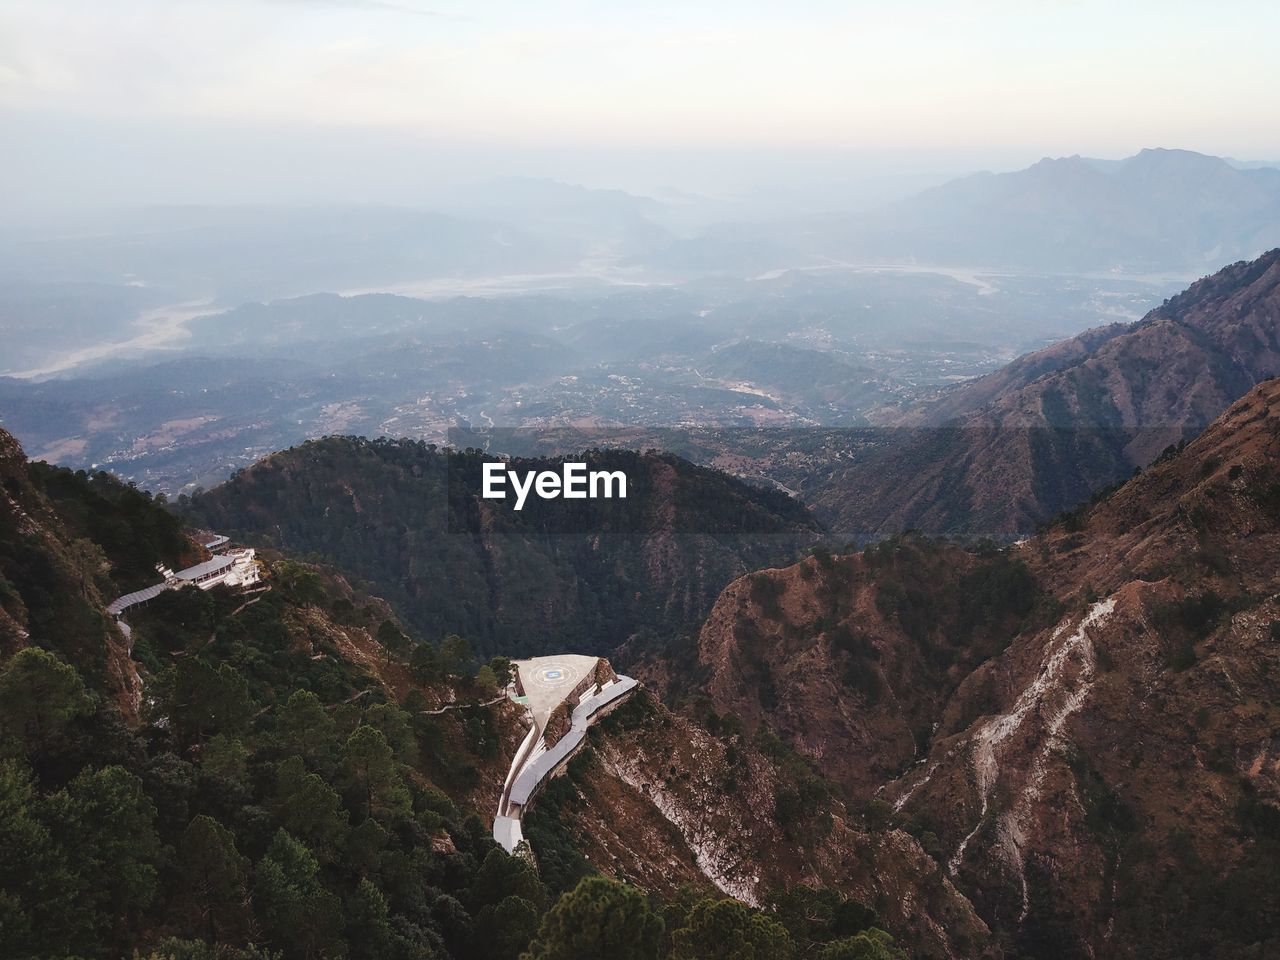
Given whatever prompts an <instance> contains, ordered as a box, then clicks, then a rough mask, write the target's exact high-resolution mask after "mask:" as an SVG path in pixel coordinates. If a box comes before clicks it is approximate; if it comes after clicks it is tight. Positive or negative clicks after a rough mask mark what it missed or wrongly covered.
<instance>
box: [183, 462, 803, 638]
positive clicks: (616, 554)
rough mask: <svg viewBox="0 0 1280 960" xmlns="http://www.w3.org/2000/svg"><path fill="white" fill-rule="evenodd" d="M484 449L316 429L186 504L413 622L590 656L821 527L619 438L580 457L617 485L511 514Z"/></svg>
mask: <svg viewBox="0 0 1280 960" xmlns="http://www.w3.org/2000/svg"><path fill="white" fill-rule="evenodd" d="M484 459H485V458H484V457H482V456H481V455H480V454H479V453H478V452H446V451H439V450H436V449H435V447H434V446H429V445H426V444H422V443H417V442H414V441H390V440H377V441H366V440H357V439H351V438H328V439H325V440H321V441H316V442H312V443H307V444H304V445H302V446H300V447H296V448H293V449H291V450H287V451H284V452H282V453H279V454H275V455H273V456H271V457H268V458H267V459H265V460H263V461H262V462H260V463H258V464H257V465H255V466H253V467H251V468H250V469H248V470H246V471H244V472H243V473H241V474H239V475H237V476H236V477H235V478H233V479H232V480H231V481H229V482H228V483H226V484H224V485H223V486H221V487H218V488H216V489H214V490H212V491H210V492H208V493H206V494H204V495H202V496H198V497H196V498H194V499H193V500H192V501H191V503H190V506H189V509H190V512H191V513H192V515H193V516H195V517H197V518H199V519H200V520H201V521H202V522H204V523H205V524H207V525H209V526H212V527H216V528H217V529H220V530H228V531H235V532H237V533H243V534H250V535H257V536H258V537H260V538H262V539H263V540H265V541H267V542H270V543H272V544H274V545H276V546H279V547H281V548H284V549H287V550H290V551H293V552H295V553H301V554H306V555H316V556H319V557H323V558H324V559H326V560H327V561H328V562H332V563H334V564H336V565H338V566H340V567H341V568H342V569H344V570H346V571H348V572H349V573H351V574H352V575H353V576H356V577H359V578H361V579H362V580H366V581H369V582H371V583H374V584H376V586H377V590H378V591H379V592H380V593H381V594H382V595H383V596H386V597H387V598H388V599H389V600H390V601H391V602H392V603H394V604H395V605H396V607H397V609H399V610H400V611H402V612H403V614H404V616H405V617H406V618H407V620H408V621H409V623H410V624H411V625H412V626H413V627H414V628H415V629H416V630H417V631H418V632H419V633H420V634H421V635H423V636H427V637H439V636H443V635H444V634H446V633H450V632H456V633H460V634H462V635H464V636H466V637H468V638H469V639H470V640H471V641H472V642H473V643H474V644H476V646H477V648H478V649H480V650H482V651H484V652H486V653H489V652H497V651H498V650H501V651H502V652H504V653H509V654H533V653H543V652H556V651H560V650H564V649H574V650H578V651H581V652H584V653H596V654H604V653H609V652H610V651H612V650H613V649H615V648H616V647H618V646H619V645H620V644H622V643H623V642H624V641H626V640H627V639H628V638H630V637H632V636H633V635H634V634H636V633H637V632H639V631H642V630H643V631H647V632H649V633H652V634H656V635H664V634H669V633H672V632H678V631H680V630H685V629H692V628H694V627H696V625H697V623H698V622H699V621H700V619H701V617H703V616H704V615H705V614H706V611H707V610H708V609H709V608H710V605H711V603H712V601H714V599H715V597H716V595H717V594H718V593H719V592H720V590H721V589H722V588H723V587H724V585H725V584H726V583H728V582H729V581H730V580H732V579H734V578H735V577H737V576H740V575H741V574H743V573H745V572H746V571H747V570H750V569H753V568H756V567H760V566H765V565H767V564H770V563H776V562H778V561H779V560H783V559H791V558H792V557H794V556H795V555H796V553H797V552H798V550H799V549H800V548H801V547H802V546H803V545H806V544H808V543H811V542H813V540H814V539H815V538H816V537H817V535H818V527H817V525H816V523H815V522H814V521H813V519H812V518H811V517H810V516H809V515H808V513H807V512H806V511H805V510H804V508H803V507H802V506H800V505H799V504H798V503H796V502H795V501H793V500H792V499H791V498H789V497H787V496H786V495H785V494H782V493H779V492H777V491H770V490H763V489H760V488H756V487H752V486H749V485H747V484H745V483H742V482H741V481H738V480H735V479H733V478H731V477H729V476H727V475H725V474H722V473H718V472H717V471H714V470H708V469H704V468H700V467H695V466H693V465H692V464H690V463H688V462H687V461H684V460H680V459H679V458H677V457H673V456H668V455H659V454H644V455H641V454H635V453H628V452H622V451H614V452H593V453H591V454H590V455H588V456H587V459H588V461H589V462H590V464H591V468H592V469H604V468H607V469H611V470H623V471H625V472H626V474H627V477H628V492H627V498H626V499H625V500H580V501H564V500H557V501H554V502H551V501H549V502H546V503H541V502H539V501H537V500H536V498H532V497H531V498H530V501H529V503H528V504H526V506H525V508H524V509H523V510H522V511H521V512H519V513H516V512H514V511H513V510H512V508H511V505H510V503H509V502H501V501H486V500H483V499H481V498H480V489H481V478H480V471H481V463H482V461H483V460H484ZM570 459H572V458H570ZM558 464H559V461H552V460H521V461H515V462H513V464H512V466H513V468H517V469H520V470H526V469H539V470H541V469H548V468H553V467H554V468H557V469H558ZM446 584H447V585H448V586H447V588H444V586H445V585H446Z"/></svg>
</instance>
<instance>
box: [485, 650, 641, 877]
mask: <svg viewBox="0 0 1280 960" xmlns="http://www.w3.org/2000/svg"><path fill="white" fill-rule="evenodd" d="M515 668H516V675H515V679H514V680H513V682H512V684H511V687H510V688H508V696H510V697H511V699H513V700H514V701H515V702H516V703H520V704H523V705H524V706H525V707H526V709H528V711H529V716H530V719H531V721H532V724H531V726H530V728H529V733H528V734H527V735H526V736H525V738H524V740H523V741H522V742H521V744H520V747H519V749H517V750H516V755H515V758H514V759H513V760H512V762H511V770H510V772H509V773H508V774H507V780H506V783H505V784H504V785H503V789H502V797H501V798H500V799H499V801H498V813H497V816H496V817H495V818H494V821H493V838H494V840H496V841H498V843H499V844H501V845H502V848H503V849H504V850H506V851H507V852H508V853H512V852H514V851H515V849H516V847H518V846H519V845H520V843H521V841H523V839H524V833H523V831H522V829H521V825H520V819H521V816H522V814H523V813H524V811H525V810H526V809H527V808H528V806H529V804H530V803H531V802H532V801H533V799H534V797H535V796H536V795H537V793H538V791H539V790H540V789H541V788H542V787H543V786H544V785H545V784H546V782H547V781H548V780H550V779H551V778H552V777H554V776H555V775H556V774H558V773H559V772H560V771H562V770H563V769H564V768H565V766H566V765H567V764H568V762H569V760H571V759H572V758H573V756H574V754H576V753H577V752H578V751H579V750H580V749H581V748H582V745H583V744H584V743H585V742H586V738H587V730H588V729H589V728H590V727H591V724H593V723H594V722H595V721H596V720H598V719H599V718H600V717H602V716H604V714H606V713H608V712H609V711H610V710H612V709H613V708H614V707H616V706H618V705H619V704H620V703H622V701H623V700H625V699H626V697H627V696H628V695H629V694H630V693H631V692H632V691H633V690H635V688H636V687H637V686H638V684H637V682H636V681H635V680H633V679H632V678H631V677H622V676H618V675H617V674H615V673H614V672H613V668H612V667H611V666H609V661H607V660H604V659H602V658H599V657H584V656H578V655H563V656H557V657H535V658H534V659H532V660H518V661H516V663H515Z"/></svg>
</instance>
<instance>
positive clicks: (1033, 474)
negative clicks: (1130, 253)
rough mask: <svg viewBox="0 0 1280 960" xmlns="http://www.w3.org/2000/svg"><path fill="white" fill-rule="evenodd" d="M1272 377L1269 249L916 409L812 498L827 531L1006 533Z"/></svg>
mask: <svg viewBox="0 0 1280 960" xmlns="http://www.w3.org/2000/svg"><path fill="white" fill-rule="evenodd" d="M1277 373H1280V250H1274V251H1272V252H1270V253H1268V254H1266V255H1265V256H1263V257H1261V258H1259V259H1258V260H1255V261H1252V262H1247V263H1246V262H1242V263H1237V264H1234V265H1232V266H1230V267H1227V268H1226V269H1224V270H1222V271H1220V272H1219V273H1217V274H1215V275H1213V276H1211V277H1208V278H1206V279H1204V280H1201V281H1199V282H1198V283H1196V284H1194V285H1193V286H1191V287H1190V288H1189V289H1188V290H1187V291H1186V292H1184V293H1182V294H1180V295H1179V296H1177V297H1174V298H1173V299H1171V300H1170V301H1168V302H1167V303H1166V304H1165V305H1164V306H1162V307H1160V308H1158V309H1156V310H1154V311H1152V312H1151V313H1150V314H1149V315H1148V316H1147V317H1146V318H1144V319H1143V320H1142V321H1140V322H1139V323H1137V324H1135V325H1133V326H1132V327H1129V328H1124V327H1116V326H1112V327H1106V328H1101V329H1099V330H1094V331H1089V332H1087V333H1085V334H1082V335H1081V336H1079V337H1077V338H1074V339H1073V340H1071V341H1067V342H1066V343H1063V344H1057V345H1055V346H1053V347H1050V348H1048V349H1047V350H1044V351H1041V352H1039V353H1036V354H1031V355H1030V356H1028V357H1024V358H1022V359H1021V360H1019V361H1016V362H1015V363H1014V364H1012V365H1011V366H1010V367H1008V368H1006V369H1005V370H1002V371H1000V372H998V373H995V374H992V375H991V376H990V377H986V378H983V379H982V380H978V381H976V382H975V383H973V384H968V385H966V386H964V387H961V388H959V389H958V390H956V391H955V392H954V393H952V394H950V395H948V396H947V397H945V398H944V399H942V400H941V401H939V402H938V403H937V404H936V405H935V406H933V407H930V408H926V409H923V410H920V411H916V412H914V413H913V414H911V415H910V416H908V417H907V418H906V419H905V420H904V421H903V424H904V426H905V427H907V428H908V429H904V431H903V433H902V435H901V437H900V438H898V439H897V440H896V441H895V442H894V443H891V444H889V445H888V446H886V447H885V448H884V449H883V450H882V452H880V453H879V454H878V455H876V456H875V457H874V458H872V459H871V460H870V461H868V462H865V463H861V464H858V465H856V466H854V467H853V468H851V469H850V470H849V471H847V472H846V473H845V474H844V475H843V476H840V477H837V478H835V479H834V480H833V481H832V482H831V483H830V484H828V485H827V486H826V489H825V490H824V492H823V493H821V494H819V495H818V496H817V498H816V499H815V506H816V507H817V508H818V509H819V510H820V512H823V513H825V514H826V515H828V516H829V517H831V518H832V523H833V526H834V527H835V528H836V529H837V530H841V531H847V532H849V533H856V534H867V535H885V534H889V533H893V532H896V531H900V530H905V529H911V528H916V529H922V530H927V531H930V532H935V533H938V532H940V533H954V532H962V533H966V534H969V535H975V536H985V535H995V536H1010V535H1015V534H1020V533H1024V532H1027V531H1029V530H1032V529H1034V527H1035V526H1036V524H1037V523H1039V522H1041V521H1043V520H1045V519H1047V518H1048V517H1050V516H1053V515H1054V514H1056V513H1057V512H1059V511H1061V510H1065V509H1070V508H1071V507H1073V506H1075V505H1076V504H1078V503H1080V502H1082V501H1084V500H1086V499H1088V497H1089V496H1090V494H1091V493H1093V492H1094V491H1095V490H1097V489H1098V488H1100V487H1104V486H1107V485H1109V484H1113V483H1116V482H1118V481H1120V480H1122V479H1124V478H1125V477H1127V476H1128V475H1129V474H1130V473H1131V472H1132V471H1133V469H1134V467H1138V466H1146V465H1147V464H1148V463H1150V462H1151V460H1153V459H1154V458H1155V457H1156V456H1157V455H1158V454H1159V453H1160V452H1161V451H1162V450H1163V449H1164V448H1165V447H1166V446H1167V445H1169V444H1171V443H1177V442H1179V441H1180V440H1184V439H1188V438H1190V437H1193V436H1195V435H1196V434H1197V433H1199V432H1200V431H1201V430H1202V429H1204V427H1205V426H1207V425H1208V424H1209V423H1210V422H1211V421H1212V420H1213V419H1214V418H1215V417H1217V416H1218V415H1219V414H1220V413H1222V411H1223V410H1225V409H1226V408H1227V407H1228V406H1229V405H1230V404H1231V403H1232V402H1234V401H1235V400H1237V399H1239V398H1240V397H1241V396H1243V395H1244V394H1245V393H1246V392H1247V391H1248V390H1249V389H1250V388H1251V387H1252V386H1253V385H1254V384H1256V383H1258V382H1259V381H1261V380H1264V379H1266V378H1267V377H1271V376H1275V375H1276V374H1277Z"/></svg>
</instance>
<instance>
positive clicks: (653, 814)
mask: <svg viewBox="0 0 1280 960" xmlns="http://www.w3.org/2000/svg"><path fill="white" fill-rule="evenodd" d="M539 804H540V806H539V807H538V808H537V809H535V811H534V812H533V814H532V815H531V816H530V818H529V822H528V827H529V835H530V837H531V839H532V840H533V842H534V845H535V848H537V849H538V850H539V851H551V850H554V849H555V848H556V845H557V842H563V841H564V840H565V839H566V838H567V839H570V840H572V841H573V842H574V843H575V844H576V845H578V846H579V847H580V848H581V849H582V850H583V852H584V853H585V855H586V856H587V857H588V858H589V859H590V861H591V863H592V864H594V865H595V866H596V867H598V868H599V869H601V870H608V871H612V872H614V873H616V874H617V875H620V876H625V877H628V878H629V879H631V880H633V881H634V882H636V883H638V884H640V885H641V886H643V887H646V888H648V889H650V890H653V891H655V892H656V893H658V894H659V895H660V896H663V897H664V898H668V899H670V900H672V901H678V900H679V899H680V898H681V897H682V896H683V891H684V889H685V888H687V887H688V886H689V885H693V886H704V885H707V884H708V883H710V884H712V885H714V887H715V888H717V889H719V890H720V891H721V892H723V893H728V894H731V895H732V896H734V897H737V898H739V899H741V900H744V901H746V902H748V903H753V904H760V905H773V906H774V907H775V908H778V907H779V904H780V902H781V901H784V900H785V899H786V897H787V895H788V893H789V892H790V893H796V892H798V891H799V890H801V889H802V888H803V887H809V888H818V889H823V890H828V891H837V892H838V893H839V894H840V895H842V896H846V897H851V898H853V899H855V900H856V901H857V902H859V903H862V904H866V905H868V906H870V907H871V908H872V909H873V910H874V911H875V913H876V914H878V915H879V916H880V917H881V918H882V922H883V925H884V926H885V927H886V928H887V929H889V930H892V931H893V932H894V934H895V935H897V936H898V937H900V938H901V939H902V941H903V942H904V943H905V944H907V945H908V946H909V948H910V951H911V956H913V957H920V958H925V957H957V958H958V957H965V958H976V957H994V956H998V955H999V951H998V949H996V948H995V947H994V945H993V943H992V938H991V933H990V930H989V929H988V928H987V926H986V924H984V923H983V921H982V920H980V919H979V918H978V916H977V915H976V913H975V912H974V910H973V908H972V906H971V905H970V904H969V902H968V901H967V900H966V899H965V898H964V897H963V896H962V895H960V894H959V893H958V892H957V891H956V889H955V888H954V886H953V885H952V884H951V883H950V881H949V880H948V878H947V877H946V875H945V872H944V871H943V870H942V869H941V868H940V867H939V866H938V865H937V864H936V863H935V862H934V861H933V860H931V859H930V858H929V856H928V855H927V854H926V853H925V852H924V851H923V850H922V849H921V848H920V845H919V844H918V842H917V841H916V840H915V839H914V838H913V837H911V836H910V835H909V834H907V833H906V832H904V831H903V830H901V829H899V828H897V827H895V826H893V825H891V824H889V823H887V822H886V821H885V820H883V819H882V818H877V817H876V816H875V811H871V813H870V815H868V814H867V813H866V812H864V810H863V808H862V807H861V806H855V805H853V804H846V803H845V802H843V801H842V800H841V799H840V798H839V796H838V795H837V794H835V793H834V792H833V791H832V790H831V788H830V787H829V786H828V785H827V784H826V783H825V782H823V781H822V780H820V779H819V778H817V777H816V776H815V775H814V773H813V772H812V770H811V769H810V767H809V766H808V764H807V763H805V762H804V761H803V760H802V759H801V758H800V757H799V756H798V755H796V754H795V753H794V752H793V751H791V750H790V749H789V748H787V747H785V746H784V745H783V744H782V743H781V742H780V741H778V739H777V738H776V737H773V736H772V735H771V734H768V733H766V732H759V733H757V734H756V735H751V734H749V733H748V732H747V731H746V729H745V728H744V727H743V725H741V724H740V723H739V722H738V721H737V718H736V717H733V716H731V715H726V716H718V715H716V714H713V713H707V714H704V715H703V716H702V718H701V719H700V720H695V719H693V718H691V717H688V716H682V715H677V714H672V713H671V712H669V711H668V710H667V709H666V708H665V707H663V706H662V705H661V704H659V703H658V702H657V700H656V699H655V698H654V697H653V696H652V695H651V694H649V693H647V692H645V693H643V694H642V695H641V696H640V697H638V698H637V699H635V700H633V701H632V702H631V703H629V704H628V705H627V706H626V707H624V708H623V709H622V710H620V711H619V712H618V713H617V714H615V715H614V716H612V717H610V718H608V719H607V720H606V721H604V723H603V724H601V727H600V729H597V730H595V731H593V733H592V736H591V743H590V747H589V749H588V750H587V751H586V752H584V753H583V754H581V755H580V756H579V757H578V758H577V759H576V760H575V761H574V762H573V763H572V764H571V765H570V769H569V773H568V776H567V777H565V778H564V779H562V780H559V781H556V782H555V783H554V784H553V785H552V788H551V789H550V790H549V791H548V793H547V794H546V796H545V797H543V798H542V799H541V800H539ZM540 856H542V855H541V854H540ZM542 862H543V863H544V866H546V867H548V868H550V866H551V864H552V863H553V861H552V860H551V859H550V857H548V856H542Z"/></svg>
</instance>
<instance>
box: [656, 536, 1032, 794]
mask: <svg viewBox="0 0 1280 960" xmlns="http://www.w3.org/2000/svg"><path fill="white" fill-rule="evenodd" d="M1045 603H1046V598H1045V597H1043V596H1042V594H1041V592H1040V591H1039V589H1038V587H1037V585H1036V584H1035V582H1034V580H1033V578H1032V576H1031V573H1030V571H1029V569H1028V568H1027V566H1026V564H1025V563H1023V562H1021V561H1020V560H1016V559H1013V558H1010V557H1008V556H1006V555H1004V554H1002V553H999V552H995V551H992V552H990V553H988V554H986V555H981V556H979V555H974V554H971V553H967V552H966V551H964V550H962V549H960V548H959V547H953V546H946V545H938V544H933V543H930V542H928V541H923V540H921V539H919V538H916V537H906V538H901V539H895V540H891V541H886V542H884V543H882V544H881V545H879V546H878V547H876V548H874V549H868V550H867V551H866V552H865V553H864V554H857V555H853V556H842V557H833V556H831V555H830V554H827V553H825V552H819V553H818V554H816V555H815V556H813V557H811V558H809V559H806V560H804V561H802V562H801V563H799V564H796V565H794V566H791V567H787V568H783V569H775V570H764V571H760V572H758V573H755V574H752V575H750V576H748V577H744V578H743V579H741V580H738V581H736V582H734V583H733V584H731V585H730V586H729V587H728V588H727V589H726V590H725V591H724V593H723V594H721V596H720V599H719V600H718V601H717V602H716V605H715V607H714V608H713V609H712V611H711V614H710V615H709V616H708V618H707V620H706V622H705V624H704V625H703V627H702V630H701V632H700V634H699V636H698V640H697V644H696V647H690V646H687V645H685V644H684V643H683V642H676V643H673V644H672V645H671V646H670V647H669V648H668V649H669V650H670V651H671V659H670V660H667V661H655V660H654V659H653V658H651V659H650V660H648V661H646V663H645V664H642V665H637V667H635V668H633V671H632V672H633V673H634V674H636V675H638V676H641V677H644V678H646V679H647V680H648V681H649V682H650V683H651V684H652V685H653V686H655V687H656V688H659V689H662V690H663V691H664V693H665V694H666V696H667V697H668V698H669V699H674V700H686V699H687V700H688V702H689V703H690V704H691V705H692V706H693V707H694V709H695V710H698V711H701V710H704V709H708V708H709V709H712V710H714V711H716V712H718V713H725V714H731V715H733V716H734V717H736V718H738V720H739V721H740V722H741V723H742V724H743V725H744V726H745V727H746V729H747V730H749V731H753V732H754V731H755V730H757V729H759V728H760V727H761V726H766V727H767V728H768V729H770V730H773V731H774V732H776V733H777V734H779V735H780V736H782V737H783V738H784V739H785V740H787V742H789V743H791V744H792V745H794V746H795V747H796V748H797V749H798V750H800V751H801V752H803V753H804V754H806V755H807V756H809V757H812V758H813V759H814V761H815V762H816V763H817V764H818V765H819V767H820V769H821V770H822V772H823V773H824V774H825V775H826V776H828V777H830V778H831V779H832V780H833V781H834V782H836V783H838V784H839V785H840V786H841V787H842V788H844V789H845V790H846V791H847V795H848V796H850V797H851V798H852V799H854V800H857V801H860V802H866V801H867V800H870V799H871V797H872V796H873V794H874V793H875V791H876V790H877V789H878V788H879V787H880V786H882V785H883V784H884V783H885V781H886V780H889V779H891V778H893V777H895V776H897V775H898V774H899V773H901V772H902V771H904V770H905V769H906V768H907V767H908V766H909V765H910V764H911V762H912V761H913V760H914V759H915V757H916V756H917V754H918V752H919V751H920V750H921V749H923V747H924V745H926V744H927V743H928V742H929V739H930V737H931V734H932V731H933V729H934V727H935V726H936V725H937V723H938V722H939V720H940V719H941V717H942V712H943V710H944V708H945V706H946V704H947V700H948V697H949V696H950V694H951V693H952V692H953V691H954V690H955V688H956V686H957V685H958V684H959V683H960V682H961V681H962V680H963V679H964V678H965V677H966V676H967V675H968V674H969V673H970V672H971V671H972V670H973V669H974V668H975V667H976V666H978V665H979V664H980V663H982V662H983V661H984V660H985V659H987V658H989V657H991V656H993V655H995V654H997V653H999V652H1000V651H1001V650H1002V649H1004V647H1005V646H1006V645H1007V644H1008V643H1009V641H1010V639H1011V638H1012V637H1013V636H1015V635H1016V634H1017V633H1018V632H1019V630H1021V629H1023V628H1024V627H1025V626H1026V625H1028V624H1030V623H1033V622H1035V619H1036V618H1037V617H1039V618H1043V617H1044V616H1045V610H1044V609H1043V608H1044V607H1045Z"/></svg>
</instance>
